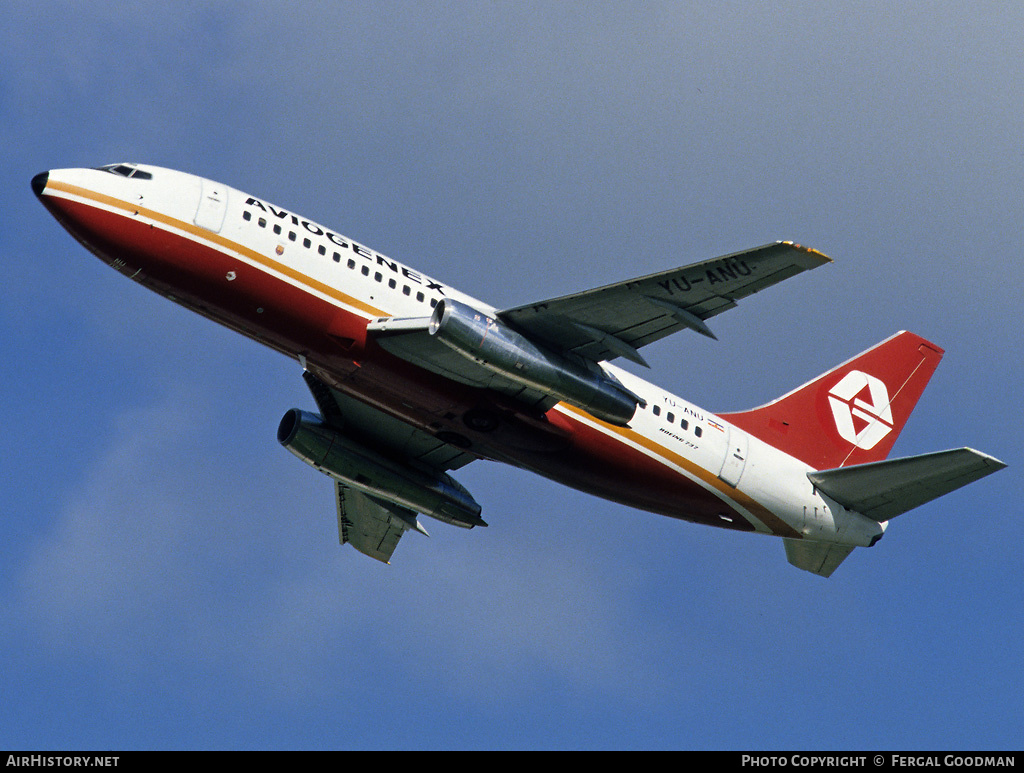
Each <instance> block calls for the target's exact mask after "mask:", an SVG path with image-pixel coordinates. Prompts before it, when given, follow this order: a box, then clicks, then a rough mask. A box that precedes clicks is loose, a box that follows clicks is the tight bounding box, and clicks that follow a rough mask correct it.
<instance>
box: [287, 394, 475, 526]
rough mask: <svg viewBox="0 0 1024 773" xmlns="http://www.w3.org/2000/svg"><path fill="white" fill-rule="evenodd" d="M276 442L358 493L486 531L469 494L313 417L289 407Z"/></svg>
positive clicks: (440, 474) (447, 478) (447, 479)
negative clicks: (385, 454) (481, 527)
mask: <svg viewBox="0 0 1024 773" xmlns="http://www.w3.org/2000/svg"><path fill="white" fill-rule="evenodd" d="M277 439H278V440H279V441H280V442H281V445H283V446H284V447H285V448H287V449H288V450H289V451H291V452H292V453H293V454H295V455H296V456H297V457H299V458H300V459H301V460H302V461H304V462H305V463H306V464H308V465H310V466H311V467H315V468H316V469H318V470H320V472H322V473H324V474H326V475H330V476H331V477H332V478H334V479H336V480H339V481H341V482H342V483H344V484H345V485H346V486H351V487H352V488H354V489H357V490H359V491H362V492H363V493H364V494H369V495H370V496H373V497H377V498H378V499H384V500H387V501H388V502H393V503H394V504H397V505H401V506H402V507H407V508H409V509H410V510H415V511H416V512H417V513H423V515H429V516H430V517H431V518H436V519H437V520H439V521H444V522H445V523H450V524H452V525H454V526H462V527H463V528H467V529H471V528H473V527H474V526H486V525H487V524H486V523H485V522H484V521H483V519H482V518H480V505H479V504H477V502H476V500H475V499H473V495H472V494H470V493H469V492H468V491H466V489H465V488H463V486H461V485H460V484H459V483H458V482H456V481H455V480H454V479H453V478H452V477H451V476H450V475H448V474H446V473H443V472H428V471H426V470H421V469H419V468H417V467H413V466H412V465H409V464H406V463H404V462H400V461H397V460H395V459H390V458H388V457H387V456H384V455H383V454H380V453H378V452H377V451H374V450H373V449H371V448H367V447H366V446H364V445H363V444H361V443H359V442H358V441H356V440H353V439H352V438H350V437H348V436H346V435H345V434H344V433H342V432H339V431H338V430H337V429H335V428H334V427H332V426H330V425H329V424H327V423H326V422H324V420H323V419H322V418H321V417H320V416H318V415H317V414H314V413H308V412H306V411H300V410H299V409H298V408H292V409H291V410H290V411H288V412H287V413H286V414H285V415H284V417H283V418H282V419H281V424H280V425H279V426H278V428H277Z"/></svg>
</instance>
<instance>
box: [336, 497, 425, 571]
mask: <svg viewBox="0 0 1024 773" xmlns="http://www.w3.org/2000/svg"><path fill="white" fill-rule="evenodd" d="M334 499H335V501H336V502H337V505H338V541H339V542H340V543H341V544H342V545H346V544H348V545H351V546H352V547H354V548H355V549H356V550H358V551H359V552H360V553H363V554H364V555H367V556H369V557H370V558H375V559H377V560H378V561H382V562H384V563H385V564H389V563H391V556H392V554H393V553H394V552H395V548H396V547H398V540H399V539H401V537H402V534H404V533H405V532H406V531H407V530H409V529H416V530H417V531H419V532H421V533H423V534H426V533H427V532H426V530H425V529H424V528H423V527H422V526H421V525H420V523H419V521H417V520H416V513H414V512H413V511H412V510H409V509H407V508H404V507H400V506H398V505H395V504H392V503H390V502H385V501H383V500H380V499H374V498H373V497H369V496H367V495H366V494H363V493H361V492H359V491H356V490H355V489H351V488H349V487H348V486H345V485H342V484H341V483H338V482H337V481H335V483H334ZM428 536H429V535H428Z"/></svg>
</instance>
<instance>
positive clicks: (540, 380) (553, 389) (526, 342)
mask: <svg viewBox="0 0 1024 773" xmlns="http://www.w3.org/2000/svg"><path fill="white" fill-rule="evenodd" d="M429 330H430V335H432V336H435V337H436V338H437V339H438V340H439V341H441V342H442V343H444V344H446V345H447V346H449V347H451V348H452V349H454V350H455V351H457V352H458V353H459V354H461V355H463V356H464V357H467V358H469V359H470V360H472V361H473V362H475V363H477V364H478V365H482V366H483V367H485V368H487V369H488V370H491V371H493V372H495V373H498V374H500V375H502V376H504V377H505V378H508V379H510V380H512V381H514V382H516V383H517V384H522V385H523V386H526V387H530V388H532V389H537V390H540V391H541V392H544V393H546V394H550V395H553V396H555V397H557V398H558V399H560V400H564V401H565V402H567V403H570V404H572V405H575V406H576V407H577V408H582V409H583V410H585V411H586V412H587V413H589V414H591V415H593V416H596V417H597V418H599V419H602V420H604V421H606V422H608V423H609V424H616V425H619V426H625V425H626V424H627V423H628V422H629V420H630V419H632V418H633V414H634V413H636V407H637V405H638V404H639V403H640V398H639V397H637V396H636V395H635V394H633V393H632V392H630V391H629V390H628V389H626V388H625V387H624V386H622V384H620V383H618V382H617V381H615V380H614V379H612V378H611V377H610V376H608V374H606V373H605V372H604V371H602V370H601V369H600V368H599V367H598V366H597V365H596V364H593V365H592V366H591V367H588V366H587V364H586V363H585V362H583V361H576V360H573V359H570V358H568V357H565V356H563V355H560V354H556V353H555V352H552V351H548V350H547V349H544V348H541V347H540V346H537V345H536V344H534V343H533V342H532V341H530V339H528V338H527V337H526V336H523V335H520V334H519V333H517V332H516V331H514V330H512V329H511V328H510V327H508V326H507V325H505V324H503V323H502V322H501V321H500V320H498V319H495V318H493V317H489V316H487V315H486V314H484V313H483V312H481V311H477V310H476V309H474V308H472V307H470V306H467V305H466V304H464V303H459V302H458V301H453V300H451V299H450V298H445V299H444V300H442V301H440V302H439V303H438V304H437V306H436V307H435V308H434V313H433V315H432V316H431V318H430V328H429Z"/></svg>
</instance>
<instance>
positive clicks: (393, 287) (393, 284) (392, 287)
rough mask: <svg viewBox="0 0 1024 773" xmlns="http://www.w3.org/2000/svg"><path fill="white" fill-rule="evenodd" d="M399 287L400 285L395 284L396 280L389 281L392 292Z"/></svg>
mask: <svg viewBox="0 0 1024 773" xmlns="http://www.w3.org/2000/svg"><path fill="white" fill-rule="evenodd" d="M397 286H398V283H397V282H395V280H394V279H389V280H388V287H390V288H391V289H392V290H394V289H395V288H396V287H397Z"/></svg>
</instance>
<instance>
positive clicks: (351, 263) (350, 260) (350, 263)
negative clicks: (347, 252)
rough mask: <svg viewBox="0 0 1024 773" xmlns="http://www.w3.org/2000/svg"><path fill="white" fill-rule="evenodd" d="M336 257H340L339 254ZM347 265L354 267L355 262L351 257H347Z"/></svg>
mask: <svg viewBox="0 0 1024 773" xmlns="http://www.w3.org/2000/svg"><path fill="white" fill-rule="evenodd" d="M338 257H339V258H340V257H341V256H340V255H339V256H338ZM348 267H349V268H355V267H356V262H355V261H354V260H352V258H349V259H348Z"/></svg>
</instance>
